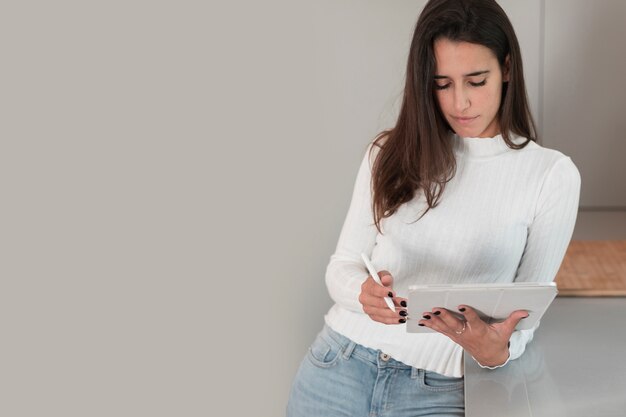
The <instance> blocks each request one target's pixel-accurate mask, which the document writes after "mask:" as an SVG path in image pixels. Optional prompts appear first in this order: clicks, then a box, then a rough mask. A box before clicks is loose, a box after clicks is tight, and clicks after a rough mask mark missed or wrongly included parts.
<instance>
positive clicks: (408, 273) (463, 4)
mask: <svg viewBox="0 0 626 417" xmlns="http://www.w3.org/2000/svg"><path fill="white" fill-rule="evenodd" d="M406 74H407V79H406V86H405V90H404V99H403V103H402V107H401V110H400V115H399V117H398V120H397V123H396V125H395V127H394V128H393V129H390V130H387V131H384V132H382V133H381V134H379V135H378V136H377V137H376V139H375V140H374V141H373V142H372V143H370V144H369V145H368V149H367V151H366V153H365V156H364V157H363V160H362V163H361V166H360V168H359V171H358V174H357V178H356V184H355V187H354V192H353V195H352V200H351V204H350V208H349V211H348V214H347V216H346V219H345V222H344V225H343V228H342V231H341V234H340V237H339V241H338V243H337V248H336V251H335V253H334V254H333V255H332V256H331V258H330V262H329V264H328V268H327V271H326V284H327V286H328V290H329V293H330V295H331V297H332V299H333V300H334V301H335V304H334V305H333V307H332V308H331V309H330V310H329V312H328V313H327V314H326V316H325V326H324V328H323V329H322V331H321V332H320V334H319V335H318V336H317V338H316V340H315V341H314V342H313V344H312V346H311V348H310V349H309V352H308V353H307V355H306V357H305V358H304V360H303V361H302V363H301V365H300V368H299V370H298V373H297V375H296V377H295V380H294V382H293V386H292V389H291V394H290V398H289V404H288V406H287V409H288V415H289V416H291V417H309V416H311V417H312V416H324V417H329V416H374V415H375V416H398V417H400V416H462V415H464V394H463V387H464V381H463V367H462V359H463V356H462V355H463V350H465V351H466V352H467V353H468V354H469V357H471V358H472V360H475V361H476V362H478V364H479V365H480V366H482V367H487V368H497V367H500V366H505V365H506V364H507V363H508V362H509V361H510V360H513V359H516V358H518V357H519V356H520V355H522V353H523V352H524V349H525V346H526V344H527V343H528V342H529V341H530V340H531V339H532V336H533V332H534V329H532V330H521V331H520V330H514V329H515V326H516V325H517V323H518V322H519V321H520V320H522V319H523V318H524V317H526V316H527V312H525V311H516V312H514V313H513V314H511V316H510V317H509V318H508V319H507V320H506V321H504V322H502V323H499V324H492V325H488V324H486V323H485V322H483V321H482V320H480V319H479V318H478V316H477V315H476V313H475V312H474V310H472V308H471V307H470V306H466V305H460V306H458V312H457V313H461V315H462V317H464V319H463V320H459V319H458V318H457V316H456V315H453V314H452V313H451V312H450V311H448V310H446V309H443V308H437V307H436V306H433V307H434V308H433V309H432V310H431V311H426V312H424V314H423V316H422V317H410V318H408V317H407V309H406V307H407V304H406V303H407V299H406V296H407V294H408V287H409V285H413V284H418V283H486V282H524V281H527V282H528V281H537V282H538V281H544V282H545V281H552V280H553V279H554V277H555V275H556V273H557V271H558V269H559V266H560V264H561V261H562V259H563V256H564V254H565V251H566V249H567V246H568V244H569V240H570V239H571V235H572V232H573V229H574V224H575V221H576V214H577V209H578V200H579V194H580V175H579V172H578V170H577V168H576V166H575V165H574V163H573V162H572V160H571V159H570V158H569V157H567V156H565V155H563V154H562V153H561V152H558V151H556V150H551V149H547V148H544V147H542V146H540V145H538V144H537V143H536V140H537V133H536V130H535V127H534V123H533V120H532V117H531V113H530V111H529V107H528V101H527V98H526V89H525V85H524V76H523V71H522V57H521V54H520V49H519V45H518V42H517V38H516V36H515V33H514V31H513V27H512V25H511V23H510V21H509V19H508V18H507V16H506V14H505V13H504V11H503V10H502V9H501V8H500V6H498V4H497V3H496V2H495V1H494V0H430V1H429V2H428V3H427V4H426V6H425V8H424V9H423V11H422V13H421V14H420V17H419V19H418V22H417V25H416V28H415V33H414V35H413V41H412V43H411V49H410V53H409V59H408V65H407V72H406ZM444 190H445V192H444ZM361 253H365V254H367V255H368V256H370V258H371V260H372V263H373V265H374V266H375V267H376V268H377V270H378V271H380V272H379V277H380V278H381V281H382V283H383V285H382V286H381V285H379V284H377V283H375V282H374V280H373V279H372V277H371V276H369V275H368V272H367V269H366V267H365V265H364V264H363V261H362V259H361V256H360V254H361ZM387 296H391V297H392V299H393V302H394V304H395V307H396V308H395V311H392V310H391V309H389V308H388V307H387V305H386V304H385V302H384V299H383V298H384V297H387ZM407 320H418V321H419V324H421V325H423V326H426V327H429V328H430V329H432V330H434V332H432V333H407V332H406V329H405V326H406V321H407ZM485 401H489V399H488V398H485Z"/></svg>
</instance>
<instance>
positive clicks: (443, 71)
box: [434, 38, 498, 77]
mask: <svg viewBox="0 0 626 417" xmlns="http://www.w3.org/2000/svg"><path fill="white" fill-rule="evenodd" d="M434 53H435V61H436V75H437V76H439V77H459V76H465V77H467V76H472V75H476V74H475V73H478V72H484V71H490V70H493V69H494V68H497V67H498V59H497V58H496V56H495V54H494V53H493V51H492V50H491V49H489V48H487V47H486V46H483V45H479V44H475V43H469V42H458V41H451V40H449V39H446V38H442V39H437V40H436V41H435V42H434Z"/></svg>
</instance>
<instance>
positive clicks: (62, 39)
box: [0, 0, 624, 416]
mask: <svg viewBox="0 0 626 417" xmlns="http://www.w3.org/2000/svg"><path fill="white" fill-rule="evenodd" d="M549 1H553V0H549ZM549 1H548V3H549ZM423 4H424V1H417V2H416V1H413V0H394V1H393V2H388V1H373V0H366V1H364V0H359V1H357V0H341V1H336V0H333V1H327V0H319V1H315V2H305V1H302V0H300V1H294V0H268V1H264V2H257V1H246V2H221V3H214V2H212V3H206V2H192V1H186V0H181V1H176V2H174V1H171V2H167V1H161V2H145V1H138V0H125V1H110V2H100V3H99V4H97V5H96V4H94V3H85V2H78V1H60V2H43V1H39V2H28V3H23V4H22V3H18V2H14V3H12V4H11V5H5V6H3V13H2V17H3V25H2V27H3V34H4V35H3V40H4V43H3V51H4V52H3V68H2V74H3V77H2V79H3V80H4V83H3V87H2V95H1V96H0V97H1V98H0V103H1V105H2V115H3V122H2V124H1V126H2V136H1V138H2V148H1V152H0V169H1V170H2V171H1V172H2V175H0V185H1V188H0V189H1V190H2V193H3V195H2V214H3V215H2V217H1V218H2V220H1V222H2V223H1V225H0V226H1V227H0V233H1V236H2V238H1V239H0V242H1V243H2V254H3V260H2V262H0V276H1V277H2V287H1V288H2V291H1V294H2V296H3V302H2V303H1V304H0V305H1V307H2V312H3V314H2V320H3V340H4V342H3V346H2V352H3V357H4V358H5V359H7V358H10V360H6V361H5V364H4V365H3V367H2V369H3V371H2V373H3V376H2V378H1V379H0V381H1V382H0V383H1V384H2V385H1V388H2V390H3V393H4V394H5V396H4V400H3V401H2V403H1V404H0V414H1V415H64V416H84V415H90V416H99V415H102V416H105V415H106V416H109V415H129V416H130V415H133V416H135V415H150V416H159V415H163V416H171V415H185V416H206V415H222V414H223V415H234V416H238V415H255V416H278V415H281V414H282V412H283V410H284V406H285V401H286V399H287V392H288V388H289V384H290V382H291V379H292V377H293V375H294V373H295V371H296V367H297V365H298V363H299V361H300V359H301V358H302V356H303V355H304V353H305V352H306V348H307V346H308V344H309V343H310V342H311V340H312V339H313V337H314V336H315V333H316V332H317V331H318V330H319V329H320V328H321V325H322V322H323V314H324V313H325V311H326V310H327V309H328V307H329V306H330V299H329V297H328V295H327V292H326V288H325V286H324V279H323V277H324V271H325V268H326V264H327V262H328V259H329V256H330V255H331V253H332V252H333V250H334V247H335V244H336V240H337V238H338V235H339V231H340V228H341V225H342V223H343V219H344V216H345V214H346V211H347V209H348V202H349V198H350V195H351V192H352V186H353V183H354V179H355V176H356V171H357V168H358V163H359V161H360V160H361V158H362V156H363V152H364V151H365V145H366V144H367V142H368V141H369V140H371V139H372V138H373V136H374V135H375V134H376V133H377V132H379V131H380V130H381V129H384V128H386V127H389V126H391V125H392V124H393V121H394V117H395V115H396V113H397V110H398V104H399V100H400V98H401V88H402V85H403V77H404V66H405V64H406V62H405V60H406V55H407V53H408V46H409V43H410V36H411V33H412V30H413V26H414V24H415V20H416V18H417V15H418V13H419V11H420V9H421V7H422V5H423ZM502 4H503V6H504V7H505V9H506V10H507V11H509V12H510V14H511V18H512V20H513V23H514V25H515V26H516V29H517V30H518V35H519V38H520V41H521V43H522V49H523V54H524V58H525V67H526V71H527V81H528V86H529V95H530V99H531V103H532V106H533V111H534V112H536V113H538V114H539V115H540V114H542V111H545V114H546V115H549V116H550V118H551V119H550V120H552V117H553V116H554V114H555V113H554V111H553V110H551V109H552V107H549V106H552V104H551V103H552V101H551V100H552V99H551V98H550V97H548V96H547V95H546V91H552V90H548V86H547V85H546V89H543V90H542V88H541V86H542V76H541V74H542V68H543V64H542V63H543V62H544V61H543V58H542V55H541V54H540V53H539V52H540V51H541V50H542V47H541V38H540V36H539V35H540V34H541V33H542V32H541V25H540V22H541V16H542V13H543V11H542V10H543V9H542V4H541V2H539V1H525V2H523V6H522V5H521V4H522V2H519V1H516V0H507V1H502ZM605 4H607V5H608V4H609V3H605ZM615 4H616V3H611V5H612V7H613V6H614V5H615ZM546 15H547V16H553V15H554V8H553V7H551V6H550V7H547V8H546ZM563 18H564V17H563ZM564 27H569V26H564ZM572 30H573V29H572ZM546 33H547V34H551V36H552V35H553V36H556V35H555V33H556V32H555V31H554V30H550V31H546ZM602 39H603V38H602V35H601V34H599V35H597V37H594V38H593V40H594V42H597V43H599V44H601V45H604V42H603V41H602ZM552 45H553V44H552V43H547V44H546V51H548V50H552V49H549V48H552ZM556 49H558V48H556ZM586 50H587V51H589V48H587V49H586ZM598 54H599V52H597V51H595V52H593V51H592V55H591V57H592V58H593V59H600V55H598ZM545 62H546V63H549V64H550V65H552V63H553V62H554V61H553V60H552V59H551V58H550V59H545ZM620 62H622V61H620ZM572 65H573V64H572ZM550 68H551V69H550V71H547V72H546V77H552V74H553V72H552V71H553V69H552V68H553V67H550ZM606 74H608V73H606ZM574 76H575V73H571V74H569V75H568V77H574ZM587 76H588V74H585V78H584V82H586V83H591V82H593V84H594V85H596V84H598V83H604V82H608V80H600V79H598V80H596V79H593V80H590V79H588V78H587ZM547 79H549V80H550V82H552V78H546V80H547ZM567 80H569V82H566V83H565V87H566V86H568V85H571V84H572V83H576V82H583V80H579V81H576V80H574V79H570V78H568V79H567ZM567 80H565V81H567ZM565 81H564V82H565ZM611 82H612V83H613V84H612V85H616V86H617V87H615V88H616V89H619V88H623V86H624V83H623V80H621V79H619V78H616V79H614V80H612V81H611ZM543 83H544V84H547V81H545V80H544V81H543ZM556 85H557V84H555V86H556ZM565 87H563V88H565ZM549 88H550V89H551V88H553V87H552V86H550V87H549ZM554 88H556V87H554ZM542 91H543V94H542ZM601 91H603V94H605V93H606V94H608V93H610V91H608V92H607V91H605V90H604V89H603V90H601ZM568 94H569V93H568ZM572 94H573V93H572ZM612 97H613V96H612ZM615 97H616V98H615V100H617V99H621V98H620V96H619V95H617V96H615ZM587 99H588V97H586V96H584V97H574V98H573V101H575V102H584V101H585V100H587ZM616 103H617V104H619V103H621V102H616ZM576 108H577V109H579V110H580V109H584V107H576ZM542 109H543V110H542ZM616 117H618V118H619V120H617V122H618V123H621V116H619V115H617V116H616ZM555 120H557V119H555ZM544 125H545V130H546V132H550V129H553V128H554V127H553V126H552V125H550V124H548V122H547V120H546V117H544ZM607 129H608V128H607ZM576 131H577V130H576V129H575V128H574V127H572V128H571V130H570V129H569V128H568V130H567V132H576ZM552 136H554V137H555V138H556V137H557V135H556V134H555V135H552ZM555 140H557V139H555ZM558 140H559V141H558V142H557V141H555V142H554V143H555V144H558V145H559V146H563V148H564V149H566V150H567V152H570V153H572V154H573V155H575V156H576V157H577V158H578V159H579V160H580V161H581V162H582V161H586V159H585V158H586V156H585V155H587V154H579V153H577V152H578V150H577V148H570V147H569V146H570V145H569V144H565V143H563V142H562V141H561V136H559V139H558ZM584 149H588V148H584ZM587 152H592V150H591V148H589V149H588V150H587ZM612 157H613V155H612ZM598 161H599V160H598V159H594V163H599V162H598ZM611 161H613V159H611ZM576 162H578V160H577V161H576ZM584 169H585V170H588V169H591V168H586V167H585V168H584ZM586 172H587V171H586ZM615 172H616V174H617V175H623V171H615ZM598 178H600V177H598ZM585 195H586V198H587V199H588V200H587V201H589V199H591V198H593V197H594V195H593V194H585ZM602 201H603V204H605V203H607V204H608V202H612V201H614V202H617V203H619V202H620V201H621V200H611V201H609V200H606V201H605V200H602ZM33 398H36V399H37V401H33ZM16 410H19V411H20V412H21V413H18V412H16Z"/></svg>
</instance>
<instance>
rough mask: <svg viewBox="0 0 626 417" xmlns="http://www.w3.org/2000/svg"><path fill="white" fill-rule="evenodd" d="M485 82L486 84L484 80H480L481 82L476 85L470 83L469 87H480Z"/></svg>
mask: <svg viewBox="0 0 626 417" xmlns="http://www.w3.org/2000/svg"><path fill="white" fill-rule="evenodd" d="M485 82H487V79H486V78H485V79H484V80H482V81H481V82H478V83H473V82H470V85H471V86H473V87H482V86H483V85H485Z"/></svg>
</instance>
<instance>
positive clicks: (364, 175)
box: [326, 143, 379, 313]
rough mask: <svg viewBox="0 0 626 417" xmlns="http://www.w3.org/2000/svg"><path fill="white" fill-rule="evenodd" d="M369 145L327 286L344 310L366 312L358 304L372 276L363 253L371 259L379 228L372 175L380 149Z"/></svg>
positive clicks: (333, 259)
mask: <svg viewBox="0 0 626 417" xmlns="http://www.w3.org/2000/svg"><path fill="white" fill-rule="evenodd" d="M372 146H373V144H372V143H370V144H369V145H368V147H367V151H366V153H365V156H364V157H363V160H362V161H361V165H360V167H359V171H358V173H357V176H356V182H355V185H354V190H353V192H352V200H351V202H350V207H349V209H348V214H347V215H346V218H345V221H344V223H343V227H342V229H341V233H340V235H339V241H338V242H337V247H336V249H335V252H334V254H333V255H331V257H330V261H329V263H328V266H327V268H326V286H327V287H328V292H329V294H330V297H331V298H332V299H333V301H335V302H336V303H337V304H339V305H341V306H342V307H344V308H346V309H349V310H352V311H356V312H359V313H362V312H363V306H362V305H361V303H360V302H359V294H360V293H361V284H362V283H363V282H364V281H365V279H366V278H367V277H368V276H369V273H368V272H367V268H366V267H365V264H363V260H362V259H361V253H365V254H366V255H368V256H369V257H370V258H371V254H372V250H373V248H374V244H375V241H376V234H377V233H378V231H377V230H376V226H375V225H374V217H373V215H372V209H371V172H372V165H373V161H374V160H375V157H376V155H377V154H378V150H379V148H378V147H377V146H374V150H373V152H372V155H371V157H370V149H371V148H372Z"/></svg>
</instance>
